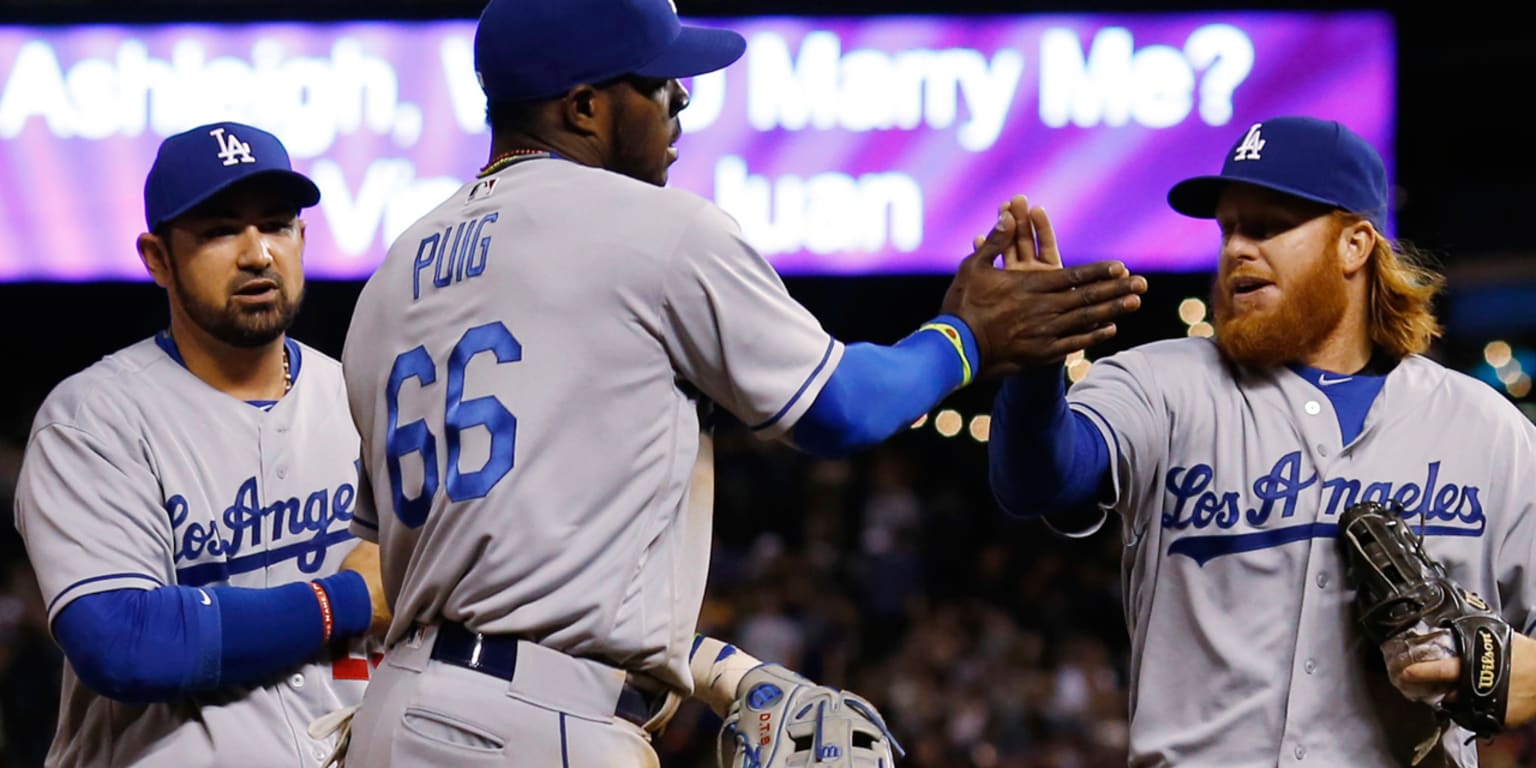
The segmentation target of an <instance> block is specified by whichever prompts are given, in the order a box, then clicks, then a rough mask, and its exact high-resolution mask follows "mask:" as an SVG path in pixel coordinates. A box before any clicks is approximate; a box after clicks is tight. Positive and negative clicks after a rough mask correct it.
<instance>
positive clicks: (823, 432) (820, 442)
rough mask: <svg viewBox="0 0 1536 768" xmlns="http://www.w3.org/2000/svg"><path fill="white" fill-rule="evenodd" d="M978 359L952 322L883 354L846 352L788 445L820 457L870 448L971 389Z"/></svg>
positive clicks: (853, 348)
mask: <svg viewBox="0 0 1536 768" xmlns="http://www.w3.org/2000/svg"><path fill="white" fill-rule="evenodd" d="M979 358H980V356H979V355H978V354H977V352H976V339H975V337H974V336H973V335H972V334H971V330H970V328H969V327H967V326H966V325H965V323H964V322H963V321H961V320H960V319H959V318H957V317H953V316H950V315H940V316H939V317H937V318H935V319H934V320H933V321H931V322H930V323H928V324H925V325H924V326H923V327H922V328H921V329H919V330H918V331H917V332H915V333H913V334H912V335H910V336H908V337H906V338H904V339H902V340H901V341H899V342H897V343H895V344H893V345H891V346H888V347H887V346H882V345H879V344H868V343H856V344H849V345H847V347H846V348H845V349H844V351H843V358H842V361H841V362H839V363H838V365H837V369H836V370H834V371H833V372H832V376H831V378H830V379H828V380H827V383H826V386H824V387H823V388H822V390H821V393H820V394H818V395H817V396H816V401H815V402H814V403H812V404H811V407H810V409H809V410H807V411H806V412H805V415H804V416H802V417H800V421H799V422H798V423H796V424H795V428H794V433H793V434H794V442H795V444H796V445H797V446H799V447H800V448H801V449H802V450H804V451H806V452H807V453H811V454H814V455H817V456H824V457H829V456H844V455H847V454H848V453H850V452H852V451H855V450H858V449H860V448H864V447H867V446H870V445H874V444H875V443H878V442H880V441H882V440H884V439H886V438H888V437H890V436H891V435H893V434H895V433H896V431H897V430H899V429H903V428H906V427H909V426H911V424H912V422H914V421H916V420H917V417H919V416H921V415H923V414H924V413H927V412H928V410H929V409H930V408H932V407H933V406H935V405H937V404H938V403H939V402H940V401H941V400H943V399H944V398H945V397H946V396H948V395H949V394H950V393H951V392H954V391H955V390H956V389H959V388H960V387H961V386H964V385H965V384H968V383H970V379H971V377H972V375H973V371H974V370H975V369H976V365H977V364H978V363H979Z"/></svg>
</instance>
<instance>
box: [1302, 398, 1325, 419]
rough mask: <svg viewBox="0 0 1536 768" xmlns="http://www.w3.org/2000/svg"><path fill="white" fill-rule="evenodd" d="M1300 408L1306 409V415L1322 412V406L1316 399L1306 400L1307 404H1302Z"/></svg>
mask: <svg viewBox="0 0 1536 768" xmlns="http://www.w3.org/2000/svg"><path fill="white" fill-rule="evenodd" d="M1301 409H1302V410H1304V411H1306V412H1307V415H1308V416H1316V415H1318V414H1319V413H1322V412H1323V406H1321V405H1319V404H1318V402H1317V401H1316V400H1308V401H1307V404H1306V405H1303V406H1302V407H1301Z"/></svg>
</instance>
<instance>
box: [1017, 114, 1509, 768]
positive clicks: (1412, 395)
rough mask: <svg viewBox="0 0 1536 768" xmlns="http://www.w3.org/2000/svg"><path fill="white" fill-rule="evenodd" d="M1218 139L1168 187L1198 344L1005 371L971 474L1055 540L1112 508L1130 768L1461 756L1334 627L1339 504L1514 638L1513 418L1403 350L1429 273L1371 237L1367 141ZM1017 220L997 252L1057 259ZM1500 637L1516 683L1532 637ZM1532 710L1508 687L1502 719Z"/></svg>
mask: <svg viewBox="0 0 1536 768" xmlns="http://www.w3.org/2000/svg"><path fill="white" fill-rule="evenodd" d="M1243 131H1244V132H1243V134H1242V135H1241V136H1239V137H1237V141H1236V142H1235V143H1234V144H1233V146H1232V148H1231V149H1230V150H1229V151H1228V154H1227V155H1226V159H1225V163H1224V165H1223V167H1222V170H1221V173H1220V174H1219V175H1215V176H1202V177H1197V178H1193V179H1189V180H1187V181H1183V182H1181V183H1179V184H1178V185H1176V186H1174V187H1173V188H1172V190H1171V191H1170V192H1169V195H1168V200H1169V203H1170V204H1171V205H1172V206H1173V208H1174V209H1175V210H1177V211H1179V212H1181V213H1183V214H1185V215H1188V216H1193V217H1198V218H1213V219H1215V220H1216V222H1217V224H1218V225H1219V227H1220V233H1221V254H1220V268H1219V272H1218V275H1217V277H1216V280H1215V283H1214V286H1213V288H1212V304H1213V306H1214V310H1215V325H1216V336H1215V339H1214V340H1210V339H1202V338H1188V339H1179V340H1175V341H1162V342H1155V343H1151V344H1147V345H1143V346H1138V347H1135V348H1133V349H1130V350H1128V351H1124V352H1121V353H1119V354H1116V355H1113V356H1111V357H1108V358H1106V359H1103V360H1100V361H1098V362H1096V363H1095V364H1094V365H1093V367H1092V369H1091V370H1090V372H1089V375H1088V376H1087V378H1086V379H1084V380H1083V381H1081V382H1079V383H1078V384H1076V385H1074V386H1073V387H1072V389H1071V392H1070V393H1069V394H1064V393H1063V384H1062V371H1061V368H1060V367H1059V366H1055V365H1052V366H1044V367H1040V368H1036V369H1033V370H1029V371H1026V372H1024V373H1021V374H1019V375H1017V376H1014V377H1011V378H1010V379H1008V380H1007V381H1006V382H1004V384H1003V386H1002V388H1001V389H1000V391H999V393H998V396H997V400H996V404H995V410H994V412H993V431H992V441H991V443H990V448H989V450H990V453H991V483H992V488H993V491H994V493H995V495H996V497H997V500H998V501H999V503H1000V504H1001V505H1002V506H1003V507H1004V508H1006V509H1009V510H1012V511H1014V512H1016V513H1019V514H1027V515H1044V516H1046V519H1047V521H1048V522H1050V523H1051V524H1053V525H1054V526H1056V527H1057V528H1058V529H1060V530H1063V531H1066V532H1070V533H1074V534H1082V535H1086V534H1088V533H1090V532H1092V531H1093V530H1094V529H1095V528H1096V527H1097V526H1098V525H1099V524H1101V523H1102V522H1103V520H1104V519H1105V512H1106V511H1108V510H1114V511H1118V512H1119V513H1120V515H1121V521H1122V528H1123V531H1122V533H1123V537H1124V542H1125V550H1124V559H1123V570H1124V581H1125V599H1126V606H1125V610H1126V617H1127V620H1128V622H1129V628H1130V632H1131V637H1132V658H1131V682H1130V687H1131V698H1130V704H1131V712H1130V717H1131V733H1130V764H1131V765H1134V766H1168V765H1176V766H1224V767H1229V766H1259V765H1264V766H1274V765H1322V766H1362V767H1370V766H1389V765H1390V766H1399V765H1407V764H1409V763H1410V762H1412V761H1413V760H1414V759H1415V757H1416V755H1415V749H1416V747H1419V746H1420V745H1421V744H1422V745H1424V746H1425V749H1426V750H1427V751H1428V752H1429V754H1427V755H1424V756H1422V757H1423V759H1422V760H1421V762H1419V763H1418V764H1419V765H1459V766H1469V765H1475V764H1476V759H1477V758H1476V748H1475V745H1474V744H1469V743H1467V742H1468V741H1469V739H1468V738H1467V733H1466V732H1465V731H1462V730H1453V731H1451V732H1449V733H1447V734H1445V735H1444V737H1443V738H1437V737H1438V736H1439V731H1438V730H1437V728H1436V726H1437V724H1436V722H1435V717H1434V715H1433V712H1432V711H1431V709H1430V708H1429V707H1426V706H1423V705H1422V704H1420V703H1416V702H1414V701H1410V700H1409V699H1408V698H1406V697H1405V696H1403V695H1400V694H1399V692H1398V690H1396V688H1401V687H1402V686H1403V685H1404V683H1405V680H1404V678H1403V677H1402V676H1400V675H1399V676H1394V677H1392V678H1391V679H1389V677H1388V675H1387V673H1386V665H1384V664H1383V659H1382V654H1381V652H1380V651H1379V650H1378V649H1377V648H1376V647H1374V646H1373V645H1372V644H1371V643H1368V642H1366V641H1365V640H1364V639H1363V637H1362V636H1361V634H1360V632H1359V631H1358V627H1357V621H1356V617H1355V616H1354V615H1353V614H1352V612H1351V609H1352V606H1351V592H1352V589H1351V587H1350V586H1349V584H1348V583H1347V582H1346V580H1345V578H1344V577H1345V573H1344V571H1343V563H1342V562H1341V556H1340V554H1339V549H1338V547H1337V546H1336V537H1337V535H1338V526H1339V516H1340V514H1341V513H1342V512H1343V511H1344V510H1345V509H1346V508H1348V507H1350V506H1352V505H1355V504H1357V503H1359V502H1367V501H1375V502H1378V503H1380V504H1386V503H1388V502H1393V501H1395V502H1398V503H1400V504H1401V505H1402V506H1403V508H1404V516H1405V517H1406V519H1407V521H1408V524H1409V525H1412V526H1413V527H1414V528H1415V530H1416V531H1417V532H1419V533H1421V534H1422V535H1423V537H1424V547H1425V548H1426V549H1427V550H1428V551H1429V552H1430V553H1431V554H1432V555H1433V556H1435V557H1436V558H1438V559H1439V560H1440V561H1441V562H1443V563H1445V564H1446V565H1447V567H1448V568H1449V570H1450V572H1451V574H1452V575H1453V576H1455V577H1456V578H1457V579H1458V580H1459V581H1460V582H1461V583H1463V584H1466V585H1467V586H1468V588H1470V589H1473V590H1475V591H1476V592H1477V593H1478V594H1481V595H1484V596H1488V597H1489V598H1490V599H1489V602H1490V603H1492V606H1493V608H1494V610H1496V611H1498V612H1499V613H1501V614H1502V615H1503V617H1504V618H1505V619H1507V620H1508V621H1509V622H1510V623H1511V624H1512V625H1513V626H1514V628H1515V631H1516V633H1517V634H1518V633H1519V632H1520V631H1522V630H1523V631H1524V632H1526V633H1529V632H1530V631H1531V630H1532V628H1533V623H1536V613H1533V610H1532V609H1533V606H1536V572H1533V569H1532V568H1531V557H1532V547H1533V546H1536V536H1533V530H1536V509H1533V508H1532V505H1533V499H1536V487H1533V483H1532V480H1531V474H1530V467H1531V466H1533V462H1536V438H1533V429H1532V425H1531V424H1530V423H1529V421H1528V420H1527V419H1526V418H1525V417H1524V416H1522V415H1521V413H1520V412H1519V411H1518V410H1517V409H1515V408H1514V407H1512V406H1511V405H1510V404H1509V403H1508V402H1507V401H1505V400H1504V399H1503V398H1502V397H1501V396H1500V395H1498V394H1497V393H1496V392H1495V391H1493V390H1492V389H1491V388H1489V387H1487V386H1486V385H1484V384H1482V383H1480V382H1477V381H1475V380H1473V379H1471V378H1469V377H1467V376H1464V375H1461V374H1459V373H1456V372H1454V371H1450V370H1447V369H1446V368H1444V367H1442V366H1440V365H1438V364H1436V363H1434V362H1432V361H1430V360H1429V359H1427V358H1425V357H1423V356H1422V355H1423V353H1424V351H1425V350H1426V349H1427V348H1428V346H1429V344H1430V341H1431V340H1432V339H1433V338H1434V337H1435V336H1437V335H1438V334H1439V332H1440V326H1439V324H1438V323H1437V321H1436V319H1435V317H1434V315H1433V313H1432V307H1431V301H1432V299H1433V298H1434V296H1435V295H1436V293H1437V292H1438V290H1439V288H1440V285H1441V278H1440V277H1439V276H1438V275H1437V274H1435V273H1434V272H1432V271H1431V270H1430V269H1429V268H1427V267H1426V266H1424V265H1423V264H1422V263H1421V262H1420V260H1419V259H1418V258H1416V256H1415V255H1414V253H1413V252H1412V251H1411V250H1410V249H1408V248H1407V247H1405V246H1403V245H1402V244H1400V243H1395V242H1394V241H1392V240H1390V239H1388V238H1387V237H1386V236H1385V235H1384V234H1383V232H1384V224H1385V219H1386V213H1387V183H1386V173H1385V170H1384V167H1383V164H1382V162H1381V158H1380V157H1379V155H1378V154H1377V153H1376V151H1375V150H1374V149H1373V148H1372V147H1371V146H1370V145H1369V144H1368V143H1367V142H1366V141H1364V140H1363V139H1362V138H1360V137H1359V136H1358V135H1356V134H1355V133H1353V132H1352V131H1350V130H1349V129H1348V128H1346V127H1345V126H1343V125H1340V124H1339V123H1336V122H1331V121H1325V120H1319V119H1314V118H1306V117H1279V118H1275V119H1272V120H1265V121H1263V122H1261V123H1255V124H1253V125H1251V126H1244V129H1243ZM1016 213H1017V212H1016ZM1020 215H1021V216H1023V217H1024V218H1025V219H1026V220H1028V221H1029V222H1030V223H1031V225H1032V226H1033V228H1034V229H1035V231H1036V233H1037V235H1038V236H1039V238H1040V242H1041V248H1040V250H1039V252H1038V254H1028V255H1027V256H1021V258H1020V259H1019V260H1018V261H1017V263H1015V264H1012V265H1010V266H1012V267H1014V268H1019V269H1045V270H1050V269H1055V268H1057V267H1058V265H1059V264H1060V254H1059V250H1058V249H1057V247H1056V244H1055V240H1054V236H1053V234H1052V232H1051V229H1050V222H1049V219H1048V218H1047V217H1046V216H1045V215H1044V214H1043V213H1042V212H1039V211H1033V212H1029V213H1021V214H1020ZM1515 642H1516V647H1515V665H1516V668H1517V678H1518V677H1519V675H1520V674H1521V673H1520V672H1519V670H1520V668H1521V667H1522V666H1527V665H1528V664H1529V663H1530V662H1531V661H1532V660H1533V657H1532V656H1531V651H1530V649H1531V645H1532V641H1531V640H1530V639H1529V638H1525V637H1517V638H1516V639H1515ZM1420 671H1421V672H1424V673H1425V674H1428V673H1429V672H1432V671H1433V670H1424V669H1421V670H1420ZM1394 672H1399V670H1394ZM1525 674H1526V675H1528V674H1529V670H1526V672H1525ZM1426 679H1427V678H1426ZM1524 679H1525V680H1526V682H1525V683H1522V682H1521V681H1520V679H1517V681H1516V685H1515V687H1516V688H1520V687H1521V686H1522V685H1527V686H1528V684H1529V683H1530V682H1536V681H1531V680H1530V678H1529V677H1528V676H1527V677H1525V678H1524ZM1525 690H1526V691H1528V692H1529V691H1530V690H1531V689H1530V688H1529V687H1526V688H1525ZM1442 693H1443V691H1442ZM1533 709H1536V708H1533V707H1532V704H1531V702H1530V700H1529V696H1528V695H1526V696H1524V697H1519V696H1517V695H1516V694H1515V693H1513V692H1512V693H1511V704H1510V707H1509V712H1508V716H1509V720H1510V722H1511V723H1512V724H1513V723H1517V722H1522V721H1524V720H1525V719H1528V718H1529V717H1530V716H1531V713H1532V711H1533ZM1426 740H1428V743H1427V744H1426V743H1425V742H1426Z"/></svg>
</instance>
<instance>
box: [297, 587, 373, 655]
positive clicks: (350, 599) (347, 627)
mask: <svg viewBox="0 0 1536 768" xmlns="http://www.w3.org/2000/svg"><path fill="white" fill-rule="evenodd" d="M310 584H311V585H312V586H313V587H316V588H318V589H320V590H322V591H323V594H324V596H325V598H326V600H328V601H329V603H330V611H331V616H332V625H333V626H332V631H331V635H330V638H329V639H334V638H345V637H355V636H357V635H361V634H363V633H364V632H367V631H368V627H369V625H370V624H371V623H372V621H373V600H372V598H370V597H369V595H368V583H367V582H366V581H365V580H364V579H363V575H362V574H360V573H358V572H357V571H353V570H340V571H337V572H336V573H333V574H331V575H330V576H326V577H325V578H323V579H316V580H314V581H312V582H310ZM319 594H320V593H317V599H318V597H319Z"/></svg>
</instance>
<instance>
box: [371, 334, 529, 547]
mask: <svg viewBox="0 0 1536 768" xmlns="http://www.w3.org/2000/svg"><path fill="white" fill-rule="evenodd" d="M481 352H494V353H495V354H496V362H497V363H515V362H517V361H519V360H521V359H523V346H522V345H521V344H519V343H518V342H517V339H516V338H514V337H513V336H512V332H511V331H508V330H507V327H506V326H505V325H502V324H501V323H499V322H495V323H487V324H485V325H481V326H476V327H474V328H471V329H469V330H467V331H465V332H464V335H463V336H462V337H460V338H459V343H457V344H455V345H454V346H453V352H452V353H451V354H450V355H449V357H448V392H447V404H446V406H445V407H444V409H443V437H444V438H446V439H447V441H448V482H447V483H446V484H445V485H446V486H447V491H448V498H450V499H452V500H454V501H464V500H466V499H478V498H480V497H482V496H485V495H486V494H487V493H489V492H490V490H491V488H492V487H493V486H495V485H496V483H497V482H499V481H500V480H501V478H503V477H505V476H506V474H507V473H508V472H510V471H512V461H513V455H514V454H515V453H516V450H515V449H516V447H517V417H516V416H513V415H512V412H511V411H508V410H507V408H506V406H504V405H502V404H501V401H500V400H497V399H496V398H495V397H491V396H487V397H477V398H475V399H473V400H465V399H464V369H465V368H466V367H467V366H468V365H469V361H470V360H471V359H472V358H473V357H474V356H475V355H478V354H480V353H481ZM413 378H414V379H418V380H420V382H421V386H422V387H426V386H428V385H430V384H433V383H434V382H436V381H437V363H436V362H434V361H433V360H432V355H431V354H429V353H428V352H427V349H426V347H421V346H418V347H416V348H415V349H412V350H410V351H409V352H405V353H402V354H401V355H400V356H399V357H396V358H395V364H394V367H392V368H391V369H390V371H389V388H388V389H387V390H386V392H385V397H386V398H387V403H388V408H389V432H388V433H387V438H386V444H385V448H384V452H385V455H386V456H387V458H388V464H389V485H390V488H391V490H392V491H393V493H394V502H395V516H396V517H398V518H400V522H402V523H405V524H406V525H407V526H409V527H411V528H419V527H421V524H422V523H425V522H426V521H427V513H428V512H429V511H430V510H431V508H432V499H433V497H434V496H436V495H437V486H438V477H437V437H436V436H435V435H433V434H432V430H431V428H430V427H428V425H427V422H426V420H425V419H417V420H416V421H413V422H411V423H409V424H401V423H400V387H401V385H403V384H404V383H405V382H406V380H408V379H413ZM471 427H485V428H486V430H487V431H489V432H490V435H491V446H490V448H491V449H490V456H489V457H487V458H486V460H485V465H484V466H482V467H480V468H479V469H477V470H475V471H473V472H464V471H461V470H460V469H459V446H460V435H461V434H462V433H463V431H464V430H466V429H469V428H471ZM412 453H420V454H421V464H422V480H421V493H420V494H419V495H417V496H415V497H413V498H406V495H405V491H404V490H403V489H402V488H401V487H400V485H401V483H400V459H401V458H402V457H404V456H408V455H410V454H412Z"/></svg>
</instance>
